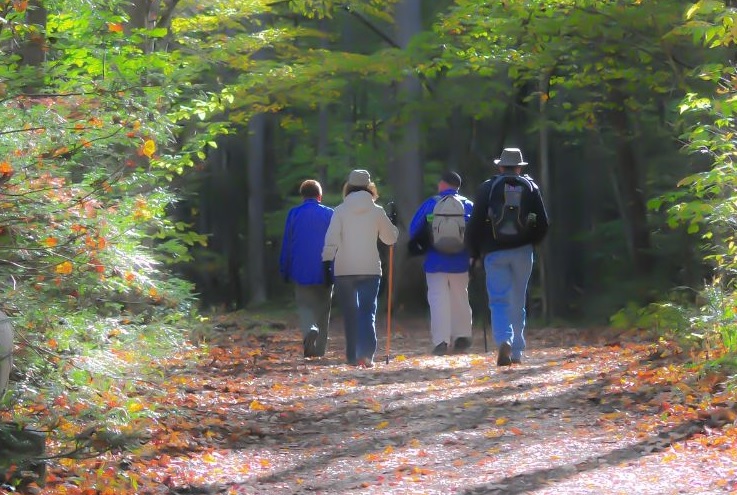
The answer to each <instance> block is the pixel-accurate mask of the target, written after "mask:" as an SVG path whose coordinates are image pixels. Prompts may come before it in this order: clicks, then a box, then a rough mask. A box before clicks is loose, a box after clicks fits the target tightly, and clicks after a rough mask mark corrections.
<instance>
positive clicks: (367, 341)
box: [335, 275, 380, 364]
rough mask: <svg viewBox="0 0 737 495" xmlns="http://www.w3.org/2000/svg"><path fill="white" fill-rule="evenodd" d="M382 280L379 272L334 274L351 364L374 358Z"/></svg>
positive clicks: (346, 352) (346, 351)
mask: <svg viewBox="0 0 737 495" xmlns="http://www.w3.org/2000/svg"><path fill="white" fill-rule="evenodd" d="M379 280H380V277H379V276H378V275H342V276H337V277H335V295H336V296H337V298H338V304H339V305H340V308H341V309H342V310H343V321H344V327H345V345H346V349H345V357H346V359H347V360H348V362H349V363H350V364H356V362H357V361H358V360H359V359H367V360H373V359H374V354H375V353H376V344H377V341H376V305H377V297H378V295H379Z"/></svg>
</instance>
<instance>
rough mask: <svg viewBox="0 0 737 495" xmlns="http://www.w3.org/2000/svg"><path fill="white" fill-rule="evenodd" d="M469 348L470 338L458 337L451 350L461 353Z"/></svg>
mask: <svg viewBox="0 0 737 495" xmlns="http://www.w3.org/2000/svg"><path fill="white" fill-rule="evenodd" d="M470 348H471V339H469V338H468V337H458V338H457V339H456V341H455V342H454V343H453V352H456V353H462V352H466V351H467V350H468V349H470Z"/></svg>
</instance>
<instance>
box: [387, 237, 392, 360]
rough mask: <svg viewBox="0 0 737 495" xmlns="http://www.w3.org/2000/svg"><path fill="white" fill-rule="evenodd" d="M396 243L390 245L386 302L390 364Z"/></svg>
mask: <svg viewBox="0 0 737 495" xmlns="http://www.w3.org/2000/svg"><path fill="white" fill-rule="evenodd" d="M393 279H394V244H391V245H390V246H389V277H388V284H389V288H388V290H387V291H386V292H387V303H386V364H389V350H390V349H391V340H392V285H394V283H393V282H394V280H393Z"/></svg>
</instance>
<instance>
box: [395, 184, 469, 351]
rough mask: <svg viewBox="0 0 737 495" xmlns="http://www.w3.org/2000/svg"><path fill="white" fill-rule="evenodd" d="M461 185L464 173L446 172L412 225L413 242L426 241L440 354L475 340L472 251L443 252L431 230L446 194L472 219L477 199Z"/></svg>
mask: <svg viewBox="0 0 737 495" xmlns="http://www.w3.org/2000/svg"><path fill="white" fill-rule="evenodd" d="M460 187H461V177H460V176H459V175H458V174H457V173H455V172H450V171H449V172H445V173H444V174H443V175H442V176H441V177H440V180H439V181H438V194H437V195H434V196H432V197H430V198H428V199H427V200H425V202H424V203H422V205H420V207H419V208H418V210H417V212H416V213H415V215H414V217H413V218H412V222H411V223H410V227H409V236H410V239H411V241H410V244H412V243H414V242H418V240H419V239H422V241H419V242H421V243H422V244H423V247H422V250H423V254H425V255H426V257H425V262H424V265H423V267H424V270H425V277H426V280H427V302H428V305H429V306H430V335H431V337H432V343H433V346H434V348H433V351H432V352H433V354H434V355H436V356H442V355H444V354H447V353H448V352H450V351H451V350H452V351H453V352H456V353H460V352H466V351H467V350H468V349H469V348H470V347H471V343H472V340H471V336H472V333H471V332H472V330H471V326H472V313H471V304H470V302H469V299H468V280H469V271H468V270H469V262H470V256H469V253H468V251H467V250H466V249H465V248H462V249H461V250H460V251H459V252H455V253H444V252H441V251H439V250H438V249H437V248H436V247H435V246H433V243H432V242H431V240H430V239H431V237H432V236H431V235H430V234H429V231H430V228H431V225H432V221H433V216H434V215H433V211H434V209H435V205H436V203H437V202H438V201H440V200H441V199H442V198H443V197H445V196H450V195H453V196H455V197H456V198H457V199H458V200H459V201H460V202H461V203H462V205H463V209H464V217H463V220H464V221H465V222H468V219H469V218H470V216H471V211H472V210H473V202H471V201H470V200H468V199H467V198H465V197H463V196H461V195H460V194H458V190H459V188H460ZM464 225H465V224H464ZM464 228H465V227H464ZM461 238H462V232H461Z"/></svg>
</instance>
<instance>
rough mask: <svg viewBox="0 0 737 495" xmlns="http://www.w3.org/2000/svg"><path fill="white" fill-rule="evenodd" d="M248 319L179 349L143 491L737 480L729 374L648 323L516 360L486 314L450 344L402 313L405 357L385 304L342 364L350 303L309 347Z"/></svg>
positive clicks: (695, 489) (540, 487) (551, 340)
mask: <svg viewBox="0 0 737 495" xmlns="http://www.w3.org/2000/svg"><path fill="white" fill-rule="evenodd" d="M248 326H249V324H244V323H243V322H241V321H238V320H236V319H230V320H228V319H227V317H223V319H222V320H221V321H220V323H219V324H218V325H217V326H216V327H215V328H216V330H213V333H212V335H211V336H210V338H209V351H208V353H207V355H203V356H202V359H201V360H200V361H199V362H197V363H192V364H186V360H183V361H181V362H179V363H178V364H177V363H176V362H173V361H172V362H169V363H167V364H166V367H165V368H164V372H165V373H166V378H165V381H164V384H163V385H162V386H161V387H160V389H159V390H158V391H157V392H158V393H159V399H158V400H159V405H158V412H159V415H158V417H159V420H158V422H157V425H156V427H155V428H152V429H151V438H150V440H149V441H148V442H147V443H146V444H144V445H143V446H142V447H141V449H140V450H139V451H137V452H136V453H135V455H134V456H130V455H127V456H125V462H126V471H127V475H128V476H130V477H132V478H133V477H134V478H135V479H136V484H137V489H136V491H135V493H140V494H155V493H161V494H196V493H200V494H208V493H212V494H214V493H223V494H264V495H265V494H269V495H274V494H297V493H300V494H301V493H304V494H308V493H320V494H345V493H356V494H389V493H393V494H453V493H458V494H482V493H485V494H487V493H488V494H522V493H530V494H556V495H559V494H566V495H573V494H602V493H606V494H618V493H621V494H628V495H632V494H638V495H644V494H671V493H673V494H676V493H677V494H684V493H700V494H701V493H737V428H735V426H734V424H725V423H729V420H730V419H731V420H733V416H729V414H727V413H729V412H730V411H731V409H729V408H727V407H726V405H727V404H731V402H730V400H732V399H733V396H732V397H731V398H730V396H729V392H728V391H727V390H723V387H722V386H721V385H720V383H721V381H720V380H722V379H723V378H724V377H719V376H712V375H710V374H708V373H704V372H694V371H693V370H691V369H689V368H687V367H685V366H683V364H682V361H683V356H682V354H678V352H677V349H675V348H673V347H672V346H668V345H663V344H660V345H655V344H653V343H650V342H647V341H645V340H640V339H639V338H638V337H637V334H628V335H624V334H619V335H615V334H614V333H611V332H606V331H604V330H602V331H601V332H594V331H590V332H588V333H587V336H586V338H585V339H583V340H582V339H581V338H580V337H577V334H578V332H576V331H574V330H570V329H558V328H555V329H554V328H545V329H532V330H530V332H529V334H528V335H529V337H528V352H527V355H526V359H525V362H524V363H523V364H521V365H514V366H512V367H511V368H504V369H500V368H498V367H497V366H496V350H495V349H492V347H491V346H492V344H491V342H489V352H488V353H485V352H484V343H483V338H482V336H481V333H480V332H481V331H480V329H478V333H477V334H476V335H475V336H474V344H473V347H472V349H471V353H469V354H464V355H449V356H442V357H435V356H432V355H430V354H429V351H430V349H431V344H430V342H429V339H428V337H429V335H428V334H429V331H428V329H427V323H426V322H425V321H419V320H410V319H402V318H399V319H397V320H396V321H395V322H394V323H393V326H392V328H393V329H394V332H393V333H394V335H393V336H392V340H391V342H392V349H391V356H390V360H389V363H388V364H386V363H385V361H384V356H385V347H384V345H385V340H384V334H385V330H384V329H385V324H384V322H383V321H379V322H378V324H377V328H378V329H380V332H379V333H380V335H381V339H380V343H379V345H380V347H379V352H378V354H377V361H376V365H375V366H374V367H373V368H370V369H365V368H356V367H353V366H348V365H346V364H343V362H344V358H343V352H344V348H343V340H342V338H341V334H342V322H341V321H340V319H339V318H338V317H336V318H334V319H333V323H332V328H331V340H330V347H329V352H328V354H327V355H326V357H324V358H317V359H309V360H308V359H305V358H303V357H302V348H301V340H300V337H299V334H298V331H297V330H296V328H294V327H293V326H292V325H291V324H289V325H287V328H283V329H276V330H270V331H267V332H263V331H260V330H253V329H252V330H248V329H247V328H246V327H248ZM250 326H253V325H250ZM274 326H279V325H274ZM475 331H476V329H475ZM707 396H708V397H709V400H710V402H709V403H706V402H704V400H705V399H704V397H707ZM150 400H154V399H153V398H152V399H150ZM720 404H721V405H722V406H724V407H722V408H721V409H719V405H720ZM715 407H716V408H717V409H714V408H715ZM709 408H712V409H709ZM707 409H708V410H709V412H705V411H707ZM715 411H716V412H715ZM720 411H721V413H723V414H722V415H720ZM52 472H53V471H52ZM53 480H56V482H53ZM63 483H64V478H63V474H62V473H59V472H56V473H55V474H52V482H51V483H49V484H48V485H47V487H46V488H45V489H44V491H43V493H71V492H60V491H58V488H59V487H60V486H62V485H63ZM90 493H91V492H90ZM97 493H101V492H97Z"/></svg>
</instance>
